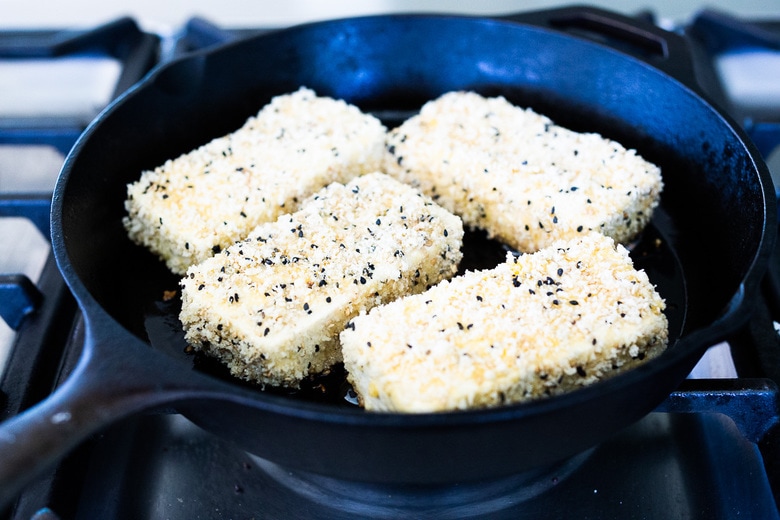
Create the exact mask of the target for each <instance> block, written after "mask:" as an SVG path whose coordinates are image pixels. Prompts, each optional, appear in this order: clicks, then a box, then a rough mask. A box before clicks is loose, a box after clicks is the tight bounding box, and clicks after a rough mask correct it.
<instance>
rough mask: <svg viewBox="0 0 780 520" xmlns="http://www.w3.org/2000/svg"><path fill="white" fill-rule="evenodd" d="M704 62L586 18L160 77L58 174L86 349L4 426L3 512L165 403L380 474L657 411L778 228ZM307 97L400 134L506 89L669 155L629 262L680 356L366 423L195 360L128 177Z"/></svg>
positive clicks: (610, 428)
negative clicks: (518, 397) (113, 429)
mask: <svg viewBox="0 0 780 520" xmlns="http://www.w3.org/2000/svg"><path fill="white" fill-rule="evenodd" d="M594 40H599V41H594ZM687 56H688V55H687V48H686V46H685V43H684V41H682V40H681V39H680V38H679V37H677V36H676V35H674V34H670V33H667V32H665V31H662V30H660V29H657V28H655V27H654V26H652V25H651V24H646V23H642V22H640V21H638V20H633V19H627V18H623V17H621V16H618V15H615V14H611V13H607V12H603V11H598V10H594V9H587V8H571V9H561V10H552V11H543V12H534V13H527V14H524V15H518V16H513V17H506V18H502V19H484V18H473V17H459V16H438V15H431V16H428V15H412V16H402V15H398V16H395V15H394V16H379V17H367V18H357V19H346V20H338V21H331V22H322V23H315V24H310V25H304V26H300V27H295V28H291V29H287V30H282V31H279V32H275V33H272V34H270V35H265V36H260V37H255V38H252V39H248V40H245V41H239V42H236V43H234V44H229V45H226V46H224V47H221V48H219V49H217V50H214V51H207V52H202V53H196V54H193V55H190V56H187V57H185V58H184V59H182V60H179V61H176V62H174V63H171V64H170V65H166V66H163V67H162V68H160V69H158V70H155V71H153V72H152V73H151V74H150V75H149V77H147V78H146V79H145V80H144V81H143V82H142V83H141V84H140V85H138V86H137V87H135V88H133V89H131V91H130V92H128V93H127V94H126V95H125V96H123V97H122V98H120V99H119V100H117V101H116V102H115V103H114V104H113V105H112V106H110V107H109V108H108V109H107V110H106V111H105V112H104V113H102V114H101V115H100V116H99V117H98V118H97V119H96V121H94V122H93V124H91V125H90V127H89V128H88V129H87V131H86V132H85V133H84V135H83V136H82V138H81V139H80V140H79V141H78V143H77V144H76V146H75V148H74V150H73V151H72V152H71V154H70V155H69V157H68V158H67V160H66V164H65V166H64V169H63V171H62V174H61V176H60V178H59V181H58V183H57V186H56V190H55V193H54V200H53V204H52V243H53V248H54V253H55V255H56V259H57V262H58V265H59V268H60V270H61V271H62V274H63V276H64V278H65V279H66V281H67V283H68V284H69V286H70V288H71V290H72V292H73V293H74V295H75V297H76V299H77V300H78V303H79V305H80V307H81V310H82V312H83V315H84V320H85V331H86V332H85V335H86V340H85V345H84V352H83V355H82V357H81V360H80V364H79V365H78V367H77V369H76V370H75V373H73V374H72V376H71V377H70V378H69V379H68V380H67V381H66V382H65V383H64V384H63V385H62V386H61V387H60V388H59V389H57V391H56V392H55V393H54V395H52V396H51V397H50V398H48V399H46V400H45V401H44V402H42V403H41V404H39V405H38V406H36V407H34V408H33V409H31V410H29V411H27V412H26V413H23V414H22V415H21V416H18V417H16V418H14V419H11V420H9V421H7V422H6V423H5V424H3V425H2V426H0V490H2V491H0V495H2V499H3V501H4V502H5V501H8V500H10V499H11V498H12V497H13V496H14V495H15V494H16V493H17V492H18V491H19V490H20V488H21V487H22V486H23V485H24V484H25V483H26V482H28V481H29V480H30V479H31V478H32V477H33V476H34V475H36V474H37V473H38V472H40V471H42V470H43V469H44V468H46V467H47V466H48V465H50V464H51V463H52V462H54V461H55V460H57V459H58V458H59V457H61V456H63V455H64V454H65V453H67V452H68V450H70V449H71V448H73V447H74V446H76V445H77V444H78V443H79V442H81V441H82V440H84V439H85V438H87V437H88V436H89V435H91V434H93V433H95V432H97V431H99V430H100V429H101V428H103V427H104V426H106V425H108V424H110V423H113V422H115V421H117V420H119V419H120V418H122V417H126V416H128V415H131V414H135V413H138V412H141V411H145V410H150V409H153V408H157V407H163V406H164V407H166V408H174V409H175V410H177V411H179V412H180V413H182V414H184V415H185V416H186V417H188V418H190V419H191V420H192V421H194V422H195V423H197V424H199V425H201V426H202V427H204V428H206V429H207V430H210V431H212V432H214V433H216V434H217V435H221V436H223V437H225V438H227V439H231V440H234V441H236V442H237V443H239V445H240V446H241V447H243V448H244V449H246V450H247V451H250V452H252V453H254V454H256V455H259V456H261V457H263V458H266V459H268V460H270V461H272V462H274V463H277V464H279V465H282V466H284V467H287V468H290V469H293V470H296V469H297V470H306V471H310V472H314V473H320V474H324V475H328V476H332V477H338V478H345V479H352V480H357V481H371V482H384V483H444V482H464V481H469V480H474V479H489V478H493V477H496V478H497V477H501V476H505V475H509V474H513V473H517V472H521V471H524V470H528V469H531V468H536V467H540V466H542V465H546V464H551V463H553V462H555V461H559V460H561V459H564V458H566V457H569V456H571V455H573V454H575V453H578V452H580V451H582V450H585V449H587V448H589V447H591V446H593V445H595V444H597V443H598V442H600V441H602V440H604V439H605V438H607V437H608V436H610V435H611V434H613V433H615V432H617V431H618V430H619V429H621V428H623V427H624V426H627V425H629V424H631V423H633V422H634V421H636V420H638V419H639V418H641V417H642V416H644V415H645V414H647V413H648V412H650V411H652V410H653V409H654V408H655V407H656V406H657V405H658V404H659V403H660V402H662V401H663V400H664V398H665V397H666V396H667V395H668V394H669V393H670V392H671V391H673V390H674V389H675V388H676V387H677V385H678V384H679V383H680V382H681V381H682V380H683V379H684V378H685V376H686V375H687V374H688V372H689V371H690V370H691V368H692V367H693V366H694V364H695V363H696V361H697V360H698V359H699V357H700V356H701V354H702V353H703V352H704V350H705V349H706V348H707V347H708V346H710V345H712V344H715V343H717V342H719V341H721V340H723V339H724V338H727V337H728V336H729V335H730V334H731V333H733V332H734V331H735V330H736V329H737V328H739V327H740V326H741V325H742V324H744V323H745V321H746V319H747V316H748V314H749V312H750V300H751V297H752V296H753V295H754V294H755V293H756V291H757V284H758V281H759V279H760V278H761V276H762V274H763V271H764V268H765V264H766V260H767V256H768V252H769V251H770V250H771V248H772V247H773V243H772V237H773V234H774V229H775V218H776V216H775V205H774V204H775V203H774V198H773V190H772V188H771V182H770V180H769V174H768V171H767V169H766V166H765V165H763V164H762V163H761V162H760V161H759V160H757V159H756V157H757V154H756V152H755V150H754V148H753V146H752V145H751V144H750V143H748V142H746V138H745V137H744V135H743V133H742V132H741V131H740V130H739V129H737V128H736V127H735V125H734V124H733V123H732V122H731V121H730V120H729V119H728V118H727V117H725V116H724V115H723V114H722V113H721V112H720V111H719V110H717V109H716V108H714V107H713V106H711V105H710V104H709V103H708V102H707V101H706V100H705V99H704V98H703V97H702V95H700V93H699V92H698V89H697V87H696V85H695V82H694V81H693V80H692V79H691V75H692V74H691V70H692V69H691V67H690V63H689V61H688V59H687ZM301 85H305V86H308V87H311V88H313V89H314V90H316V91H317V92H318V93H319V94H321V95H328V96H333V97H337V98H343V99H346V100H348V101H350V102H352V103H355V104H357V105H358V106H360V107H361V108H362V109H364V110H366V111H371V112H373V113H375V114H377V115H379V116H380V117H383V118H385V120H386V121H388V124H395V123H396V122H398V121H400V120H401V119H403V117H406V116H407V115H409V114H411V113H413V112H414V111H415V110H417V109H418V108H419V107H420V106H421V104H422V103H423V102H424V101H426V100H429V99H432V98H435V97H436V96H438V95H440V94H442V93H444V92H446V91H451V90H456V89H473V90H476V91H479V92H481V93H483V94H487V95H494V94H502V95H505V96H506V97H507V98H509V99H510V100H511V101H513V102H515V103H517V104H519V105H522V106H531V107H533V108H535V109H536V110H538V111H539V112H542V113H544V114H547V115H549V116H551V117H552V118H553V119H554V120H555V121H556V122H558V123H560V124H562V125H565V126H568V127H570V128H573V129H575V130H579V131H595V132H600V133H602V134H603V135H605V136H608V137H611V138H614V139H616V140H618V141H620V142H622V143H623V144H624V145H626V146H627V147H632V148H636V149H638V150H639V152H640V153H641V154H642V155H643V156H645V157H646V158H647V159H649V160H651V161H654V162H656V163H658V164H660V166H661V167H662V168H663V175H664V180H665V183H666V187H665V190H664V192H663V195H662V204H661V207H660V209H659V210H658V212H657V214H656V215H655V217H654V219H653V222H652V224H651V226H650V227H649V229H648V230H647V232H646V233H645V235H644V236H643V237H642V239H641V240H639V241H638V243H637V244H635V245H634V249H633V255H634V258H635V259H636V261H637V264H638V265H639V266H640V267H643V268H645V269H646V270H647V271H648V273H649V275H650V278H651V280H652V281H653V282H654V283H655V284H657V286H658V289H659V291H660V292H661V294H662V295H663V296H664V297H665V298H666V299H667V302H668V306H669V309H668V315H669V319H670V322H671V326H670V334H671V344H670V348H669V349H668V351H667V352H666V353H664V354H663V355H662V356H661V357H660V358H658V359H657V360H653V361H651V362H649V363H647V364H646V365H644V366H642V367H640V368H638V369H636V370H633V371H631V372H629V373H626V374H624V375H621V376H618V377H615V378H613V379H611V380H609V381H605V382H602V383H599V384H596V385H594V386H592V387H589V388H586V389H583V390H580V391H576V392H573V393H571V394H568V395H564V396H560V397H555V398H551V399H547V400H542V401H539V402H534V403H530V404H523V405H516V406H507V407H504V408H498V409H493V410H482V411H469V412H459V413H443V414H425V415H414V416H409V415H399V414H377V413H373V414H372V413H366V412H364V411H362V410H360V409H358V408H356V407H354V406H350V405H349V404H347V403H346V402H344V401H342V400H340V399H339V398H338V397H337V398H336V399H333V400H329V398H328V396H324V397H323V398H321V399H318V398H315V397H313V395H314V394H316V391H313V392H309V393H308V394H307V393H306V392H302V393H301V395H292V396H291V395H284V394H283V393H279V392H273V391H265V392H263V391H259V390H257V389H255V388H250V387H247V386H245V385H241V384H238V383H236V382H233V381H230V380H227V379H224V378H223V377H222V376H221V375H220V374H219V373H218V371H216V372H215V371H213V370H212V369H211V368H210V367H209V364H208V363H202V362H201V360H199V359H198V358H197V357H194V356H191V355H188V354H186V353H184V344H183V342H182V340H181V333H180V332H178V331H177V328H178V326H177V324H176V315H175V303H171V302H163V301H162V296H163V292H164V291H165V290H170V289H176V287H177V280H176V278H174V277H173V276H171V275H170V274H169V273H168V272H167V271H166V270H165V268H164V267H162V265H161V264H160V263H159V262H157V261H156V260H155V259H154V258H153V257H152V256H151V255H150V254H149V253H147V252H146V251H145V250H143V249H142V248H139V247H136V246H134V245H132V244H131V243H130V242H129V240H128V239H127V238H126V235H125V232H124V230H123V228H122V226H121V222H120V221H121V218H122V216H123V212H124V211H123V201H124V198H125V186H126V184H127V183H128V182H132V181H134V180H135V179H136V178H137V177H138V176H139V173H140V172H141V171H142V170H143V169H146V168H152V167H154V166H156V165H158V164H160V163H162V162H163V161H164V160H165V159H168V158H171V157H175V156H177V155H179V154H180V153H183V152H186V151H188V150H190V149H192V148H194V147H196V146H198V145H200V144H202V143H205V142H206V141H208V140H209V139H211V138H213V137H215V136H218V135H222V134H224V133H227V132H229V131H231V130H234V129H235V128H237V127H238V126H240V125H241V124H242V123H243V121H244V120H245V119H246V118H247V117H248V116H250V115H252V114H254V113H256V112H257V110H258V109H259V108H260V107H261V106H262V105H263V104H265V103H266V102H267V101H268V100H269V99H270V98H271V96H272V95H276V94H281V93H285V92H291V91H293V90H295V89H297V88H298V87H299V86H301ZM469 241H470V242H469V245H468V246H467V249H468V252H467V254H468V255H469V259H468V260H467V263H473V264H474V265H480V264H484V263H488V264H489V263H490V262H494V263H495V262H497V261H498V260H497V259H496V258H495V257H491V256H490V253H489V252H490V251H491V250H494V249H501V248H500V246H498V245H496V244H490V243H485V242H484V239H482V238H480V237H479V236H473V237H470V238H469ZM472 241H473V242H472ZM473 251H488V253H487V254H485V255H483V254H477V255H475V254H472V253H471V252H473ZM501 256H503V251H500V252H499V257H501ZM336 386H338V385H336ZM336 394H338V391H336ZM323 401H324V402H323Z"/></svg>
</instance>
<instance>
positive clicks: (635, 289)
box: [341, 233, 668, 412]
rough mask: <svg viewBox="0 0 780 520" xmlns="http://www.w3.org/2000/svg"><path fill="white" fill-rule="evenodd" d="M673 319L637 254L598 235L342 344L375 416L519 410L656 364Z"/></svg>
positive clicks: (369, 319) (468, 278)
mask: <svg viewBox="0 0 780 520" xmlns="http://www.w3.org/2000/svg"><path fill="white" fill-rule="evenodd" d="M664 308H665V303H664V300H663V299H662V298H661V297H660V296H659V294H658V293H657V292H656V291H655V288H654V287H653V285H652V284H651V283H650V281H649V280H648V278H647V275H646V274H645V273H644V271H638V270H636V269H635V268H634V267H633V264H632V261H631V259H630V257H629V255H628V251H627V250H626V249H625V248H624V247H623V246H621V245H617V246H616V245H615V243H614V241H613V240H612V239H611V238H608V237H606V236H603V235H601V234H598V233H589V234H584V235H583V236H581V237H579V238H576V239H570V240H565V241H558V242H556V243H555V244H553V245H551V246H549V247H547V248H544V249H541V250H540V251H538V252H536V253H532V254H524V255H520V256H519V257H516V258H515V257H512V256H511V255H509V256H508V258H507V260H506V262H505V263H502V264H500V265H498V266H497V267H495V268H494V269H488V270H482V271H468V272H466V273H465V274H464V275H462V276H458V277H455V278H452V279H451V280H449V281H443V282H441V283H440V284H438V285H436V286H435V287H433V288H431V289H430V290H428V291H426V292H425V293H423V294H419V295H414V296H408V297H404V298H401V299H398V300H396V301H394V302H391V303H389V304H387V305H383V306H380V307H375V308H374V309H371V310H369V311H368V312H367V313H363V314H361V315H360V316H358V317H355V318H354V319H353V320H352V321H351V322H350V325H349V326H348V327H347V328H346V329H345V330H344V331H343V332H342V333H341V343H342V348H343V356H344V366H345V368H346V369H347V371H348V379H349V381H350V382H351V384H352V385H353V388H354V389H355V391H356V393H357V394H358V396H359V399H360V401H361V403H362V404H363V406H364V407H365V408H366V409H367V410H373V411H394V412H440V411H447V410H463V409H469V408H485V407H494V406H498V405H501V404H506V403H517V402H522V401H528V400H531V399H538V398H542V397H545V396H549V395H555V394H560V393H563V392H567V391H571V390H574V389H577V388H580V387H582V386H584V385H589V384H592V383H595V382H597V381H599V380H601V379H604V378H607V377H610V376H612V375H614V374H617V373H619V372H622V371H624V370H628V369H630V368H632V367H635V366H637V365H638V364H640V363H643V362H645V361H646V360H649V359H651V358H653V357H655V356H657V355H658V354H660V353H661V352H662V351H663V350H664V349H665V348H666V344H667V341H668V331H667V329H668V324H667V320H666V317H665V316H664V313H663V311H664Z"/></svg>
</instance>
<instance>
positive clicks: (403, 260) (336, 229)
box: [180, 173, 463, 388]
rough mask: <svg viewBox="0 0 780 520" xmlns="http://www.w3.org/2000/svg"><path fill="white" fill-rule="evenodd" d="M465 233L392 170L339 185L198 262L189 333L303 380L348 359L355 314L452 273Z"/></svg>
mask: <svg viewBox="0 0 780 520" xmlns="http://www.w3.org/2000/svg"><path fill="white" fill-rule="evenodd" d="M462 239H463V224H462V222H461V220H460V218H458V217H457V216H455V215H453V214H451V213H450V212H448V211H447V210H445V209H443V208H441V207H440V206H439V205H437V204H435V203H434V202H432V201H431V200H430V198H428V197H426V196H424V195H422V194H421V193H420V192H419V191H418V190H416V189H414V188H412V187H410V186H407V185H405V184H402V183H400V182H398V181H396V180H395V179H393V178H391V177H389V176H387V175H385V174H382V173H370V174H367V175H364V176H361V177H357V178H355V179H353V180H352V181H351V182H350V183H348V184H346V185H343V184H340V183H334V184H331V185H329V186H328V187H326V188H324V189H323V190H321V191H319V192H317V193H316V194H315V195H314V196H312V197H310V198H309V199H307V200H305V201H304V202H303V204H302V206H301V207H300V209H299V210H298V211H297V212H295V213H292V214H290V215H284V216H281V217H279V218H278V219H277V220H276V221H274V222H271V223H266V224H261V225H260V226H258V227H257V228H255V229H254V230H252V232H251V233H250V234H249V236H248V237H247V238H246V239H245V240H243V241H239V242H237V243H235V244H234V245H232V246H230V247H228V248H226V249H225V250H224V251H222V252H220V253H219V254H217V255H215V256H213V257H211V258H209V259H207V260H205V261H203V262H202V263H200V264H198V265H195V266H192V267H191V268H190V269H189V270H188V272H187V274H186V276H185V277H184V278H183V280H182V281H181V290H182V310H181V313H180V319H181V322H182V324H183V326H184V330H185V336H186V339H187V341H188V342H189V343H190V344H191V345H192V346H193V347H195V348H196V349H199V350H201V351H203V352H205V353H207V354H209V355H211V356H214V357H216V358H218V359H220V360H221V361H222V362H223V363H225V364H226V365H227V366H228V367H229V368H230V371H231V373H232V374H233V375H234V376H236V377H238V378H241V379H244V380H248V381H252V382H257V383H260V384H270V385H275V386H286V387H293V388H295V387H298V386H299V385H300V381H301V380H302V379H304V378H306V377H307V376H309V375H313V374H319V373H323V372H325V371H327V370H328V369H329V368H330V367H331V366H332V365H334V364H335V363H338V362H340V361H341V360H342V357H341V348H340V343H339V333H340V332H341V331H342V330H343V329H344V327H345V325H346V324H347V323H348V321H349V320H350V319H351V318H352V317H354V316H356V315H357V314H359V313H360V312H365V311H367V310H368V309H370V308H372V307H374V306H376V305H379V304H382V303H386V302H389V301H392V300H394V299H396V298H398V297H400V296H404V295H407V294H414V293H419V292H422V291H424V290H426V289H428V288H429V287H430V286H432V285H434V284H436V283H438V282H439V281H441V280H443V279H447V278H449V277H451V276H453V275H454V274H455V272H456V271H457V267H458V263H459V262H460V260H461V257H462V253H461V245H462Z"/></svg>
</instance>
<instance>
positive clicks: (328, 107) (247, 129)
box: [124, 88, 386, 274]
mask: <svg viewBox="0 0 780 520" xmlns="http://www.w3.org/2000/svg"><path fill="white" fill-rule="evenodd" d="M385 133H386V129H385V127H384V126H383V125H382V124H381V123H380V121H379V120H378V119H376V118H374V117H373V116H371V115H368V114H364V113H362V112H361V111H360V110H359V109H358V108H357V107H355V106H353V105H349V104H347V103H345V102H344V101H341V100H335V99H331V98H328V97H318V96H317V95H316V94H315V93H314V92H313V91H312V90H309V89H306V88H301V89H300V90H298V91H296V92H294V93H292V94H287V95H281V96H277V97H275V98H273V99H272V100H271V102H270V103H269V104H268V105H266V106H265V107H263V108H262V109H261V110H260V112H259V113H258V114H257V115H256V116H253V117H251V118H249V119H248V120H247V121H246V123H245V124H244V125H243V126H242V127H241V128H239V129H238V130H236V131H235V132H232V133H230V134H228V135H225V136H222V137H218V138H216V139H214V140H212V141H211V142H209V143H207V144H205V145H203V146H201V147H199V148H197V149H195V150H193V151H191V152H189V153H185V154H184V155H182V156H180V157H177V158H175V159H171V160H169V161H166V162H165V163H164V164H162V165H160V166H158V167H157V168H154V169H153V170H149V171H145V172H143V173H142V174H141V177H140V179H139V180H138V181H137V182H134V183H132V184H130V185H128V187H127V199H126V202H125V209H126V211H127V216H126V217H125V218H124V226H125V228H126V230H127V232H128V234H129V236H130V238H131V239H132V240H133V241H134V242H136V243H138V244H141V245H143V246H146V247H147V248H149V249H150V250H151V251H152V252H154V253H155V254H156V255H157V256H159V257H160V258H161V259H162V260H164V261H165V263H166V265H167V266H168V268H169V269H170V270H171V271H172V272H174V273H176V274H184V272H185V271H186V270H187V268H188V267H189V266H190V265H192V264H196V263H198V262H200V261H202V260H204V259H206V258H208V257H210V256H211V255H213V254H214V253H215V252H217V251H219V250H221V249H224V248H226V247H228V246H229V245H230V244H232V243H233V242H235V241H237V240H240V239H242V238H244V237H246V236H247V235H248V234H249V232H250V231H251V230H252V229H253V228H254V227H256V226H257V225H258V224H261V223H263V222H271V221H273V220H276V218H277V217H278V216H279V215H282V214H285V213H291V212H293V211H295V210H296V209H297V208H298V205H299V204H300V202H301V201H302V200H303V199H305V198H306V197H308V196H310V195H311V194H312V193H314V192H315V191H317V190H319V189H320V188H323V187H324V186H327V185H328V184H330V183H332V182H342V183H344V182H348V181H349V180H350V179H352V178H353V177H355V176H357V175H361V174H364V173H368V172H373V171H376V170H378V169H379V167H380V164H381V161H382V153H383V146H384V139H385Z"/></svg>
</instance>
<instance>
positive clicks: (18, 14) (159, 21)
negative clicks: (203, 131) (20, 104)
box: [0, 0, 780, 28]
mask: <svg viewBox="0 0 780 520" xmlns="http://www.w3.org/2000/svg"><path fill="white" fill-rule="evenodd" d="M708 2H709V3H708ZM571 3H574V0H572V2H560V1H552V0H527V1H518V0H514V1H512V0H482V1H479V2H476V1H471V2H468V1H465V0H457V1H444V0H363V1H359V2H358V1H348V0H332V1H316V0H284V1H279V0H276V1H273V2H270V1H254V2H251V1H246V0H189V1H185V0H134V1H133V2H119V1H116V0H69V1H68V2H59V1H55V0H48V1H47V0H0V28H3V27H46V28H48V27H63V26H69V27H79V26H90V25H94V24H97V23H101V22H106V21H109V20H111V19H113V18H116V17H117V16H121V15H129V16H133V17H134V18H136V20H138V21H139V22H141V23H142V24H147V25H151V26H156V27H177V26H179V25H181V24H182V23H183V22H184V21H186V20H187V19H188V18H189V17H191V16H192V15H200V16H203V17H205V18H207V19H209V20H212V21H213V22H216V23H218V24H220V25H221V26H224V27H251V26H258V25H266V26H284V25H289V24H293V23H298V22H303V21H311V20H318V19H327V18H338V17H343V16H352V15H362V14H373V13H387V12H411V11H438V12H444V11H453V12H462V13H473V14H500V13H509V12H516V11H526V10H531V9H540V8H547V7H551V6H562V5H570V4H571ZM577 3H585V4H589V5H593V6H599V7H603V8H606V9H611V10H613V11H617V12H621V13H624V14H633V13H636V12H638V11H640V10H651V11H652V12H654V13H655V14H656V15H657V16H658V18H659V19H660V20H668V21H670V22H681V21H685V20H687V19H688V18H689V17H690V16H692V15H693V14H694V13H695V12H697V11H698V10H699V9H701V8H702V7H704V6H710V7H716V8H717V9H720V10H723V11H726V12H729V13H731V14H735V15H740V16H746V17H759V16H760V17H768V16H775V17H780V0H663V1H653V0H594V1H590V2H588V1H586V2H577Z"/></svg>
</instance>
